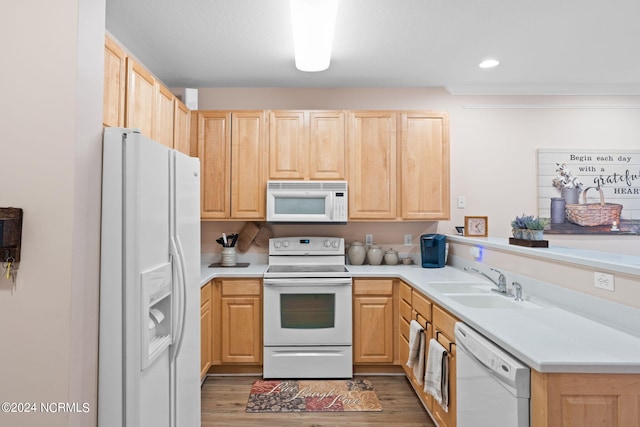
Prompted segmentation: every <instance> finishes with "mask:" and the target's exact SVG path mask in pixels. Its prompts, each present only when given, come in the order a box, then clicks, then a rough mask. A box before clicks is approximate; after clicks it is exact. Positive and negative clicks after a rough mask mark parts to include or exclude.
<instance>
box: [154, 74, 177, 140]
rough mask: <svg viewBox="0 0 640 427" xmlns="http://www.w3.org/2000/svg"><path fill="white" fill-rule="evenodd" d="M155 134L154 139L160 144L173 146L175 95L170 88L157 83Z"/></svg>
mask: <svg viewBox="0 0 640 427" xmlns="http://www.w3.org/2000/svg"><path fill="white" fill-rule="evenodd" d="M156 88H157V92H156V111H155V125H156V126H155V128H156V131H155V134H154V135H153V139H154V140H155V141H158V142H159V143H160V144H162V145H165V146H167V147H169V148H173V120H174V116H175V111H174V108H175V107H174V105H173V104H174V99H175V96H174V95H173V94H172V93H171V91H170V90H169V89H167V88H166V87H164V86H162V85H161V84H158V83H156Z"/></svg>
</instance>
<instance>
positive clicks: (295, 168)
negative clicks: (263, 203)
mask: <svg viewBox="0 0 640 427" xmlns="http://www.w3.org/2000/svg"><path fill="white" fill-rule="evenodd" d="M308 158H309V156H308V149H307V127H306V124H305V114H304V112H303V111H271V112H270V113H269V179H304V178H306V177H307V166H308Z"/></svg>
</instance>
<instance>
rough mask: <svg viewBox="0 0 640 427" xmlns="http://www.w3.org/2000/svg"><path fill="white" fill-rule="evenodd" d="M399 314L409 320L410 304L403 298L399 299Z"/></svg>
mask: <svg viewBox="0 0 640 427" xmlns="http://www.w3.org/2000/svg"><path fill="white" fill-rule="evenodd" d="M400 316H402V318H403V319H404V320H406V321H407V323H408V322H411V306H410V305H409V304H408V303H407V302H406V301H404V300H400Z"/></svg>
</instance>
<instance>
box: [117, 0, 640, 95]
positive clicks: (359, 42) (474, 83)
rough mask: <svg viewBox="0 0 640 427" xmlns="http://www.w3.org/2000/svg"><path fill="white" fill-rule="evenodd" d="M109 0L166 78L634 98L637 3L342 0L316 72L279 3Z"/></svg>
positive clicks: (175, 83)
mask: <svg viewBox="0 0 640 427" xmlns="http://www.w3.org/2000/svg"><path fill="white" fill-rule="evenodd" d="M106 1H107V22H106V27H107V30H108V31H109V32H110V33H111V34H113V35H114V36H115V37H116V38H117V39H118V40H119V41H120V42H121V43H122V44H124V46H126V47H127V49H128V50H130V51H131V52H132V53H133V54H134V55H135V56H136V57H137V58H138V59H139V60H140V61H141V62H143V63H144V64H145V66H146V67H147V68H149V69H150V70H152V71H153V72H154V74H155V75H156V76H157V77H158V78H160V79H161V80H162V81H163V82H164V84H166V85H167V86H169V87H195V88H199V87H306V88H322V87H332V88H335V87H445V88H446V89H447V90H448V91H449V92H451V93H453V94H578V95H582V94H584V95H640V52H639V50H640V1H638V0H608V1H603V0H464V1H463V0H341V2H340V5H339V9H338V17H337V22H336V32H335V38H334V48H333V55H332V60H331V66H330V67H329V69H328V70H326V71H323V72H319V73H303V72H301V71H298V70H297V69H296V68H295V65H294V59H293V41H292V36H291V29H290V28H291V25H290V13H289V1H288V0H106ZM487 57H495V58H496V59H498V60H500V62H501V63H500V65H499V66H498V67H497V68H494V69H488V70H483V69H480V68H478V64H479V63H480V61H481V60H482V59H484V58H487Z"/></svg>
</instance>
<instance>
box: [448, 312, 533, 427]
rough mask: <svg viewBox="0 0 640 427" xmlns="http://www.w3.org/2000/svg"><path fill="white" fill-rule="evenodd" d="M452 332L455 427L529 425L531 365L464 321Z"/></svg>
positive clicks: (514, 426) (520, 426)
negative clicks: (455, 352) (454, 355)
mask: <svg viewBox="0 0 640 427" xmlns="http://www.w3.org/2000/svg"><path fill="white" fill-rule="evenodd" d="M455 336H456V347H457V349H458V352H457V357H456V372H457V374H456V381H457V387H456V388H457V392H456V399H457V400H456V402H457V407H458V411H457V418H458V427H498V426H500V427H503V426H504V427H528V426H529V425H530V416H529V397H530V382H531V371H530V369H529V368H528V367H527V366H525V365H523V364H522V363H521V362H520V361H518V360H517V359H515V358H513V356H511V355H510V354H508V353H507V352H505V351H504V350H502V349H501V348H500V347H498V346H496V345H495V344H494V343H492V342H491V341H489V340H488V339H486V338H485V337H483V336H482V335H480V334H479V333H477V332H476V331H474V330H473V329H471V328H470V327H469V326H467V325H465V324H464V323H456V326H455Z"/></svg>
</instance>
